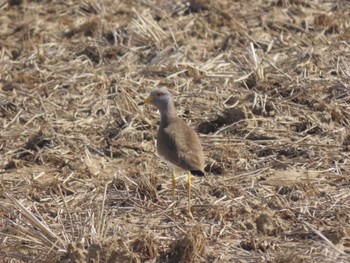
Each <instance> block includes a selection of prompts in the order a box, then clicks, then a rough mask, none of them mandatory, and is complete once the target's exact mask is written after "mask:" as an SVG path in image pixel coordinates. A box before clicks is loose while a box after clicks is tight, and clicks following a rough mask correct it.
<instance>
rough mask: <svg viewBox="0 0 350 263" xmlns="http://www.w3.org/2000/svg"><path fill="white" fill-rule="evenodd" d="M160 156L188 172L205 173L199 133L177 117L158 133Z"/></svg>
mask: <svg viewBox="0 0 350 263" xmlns="http://www.w3.org/2000/svg"><path fill="white" fill-rule="evenodd" d="M157 149H158V152H159V154H160V155H161V156H162V157H163V158H164V159H165V160H167V161H169V162H171V163H172V164H174V165H176V166H178V167H180V168H182V169H184V170H187V171H191V170H194V171H198V170H199V171H203V169H204V156H203V150H202V146H201V144H200V141H199V137H198V135H197V133H196V132H195V131H194V130H193V129H192V128H190V127H189V126H188V125H187V124H186V123H185V122H184V121H183V120H182V119H181V118H179V117H176V118H174V119H171V120H170V121H169V122H168V125H167V126H166V127H163V128H161V129H160V130H159V132H158V138H157Z"/></svg>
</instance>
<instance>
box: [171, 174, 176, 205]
mask: <svg viewBox="0 0 350 263" xmlns="http://www.w3.org/2000/svg"><path fill="white" fill-rule="evenodd" d="M172 185H173V192H172V193H173V203H174V202H175V188H176V181H175V172H174V170H173V173H172Z"/></svg>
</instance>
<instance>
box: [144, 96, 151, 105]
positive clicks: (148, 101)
mask: <svg viewBox="0 0 350 263" xmlns="http://www.w3.org/2000/svg"><path fill="white" fill-rule="evenodd" d="M144 103H145V104H152V98H151V97H147V98H145V100H144Z"/></svg>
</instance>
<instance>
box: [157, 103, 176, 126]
mask: <svg viewBox="0 0 350 263" xmlns="http://www.w3.org/2000/svg"><path fill="white" fill-rule="evenodd" d="M159 112H160V119H161V122H162V123H164V124H165V123H167V122H168V121H169V119H171V118H174V117H176V116H177V114H176V111H175V107H174V103H168V104H167V105H164V107H161V108H160V109H159Z"/></svg>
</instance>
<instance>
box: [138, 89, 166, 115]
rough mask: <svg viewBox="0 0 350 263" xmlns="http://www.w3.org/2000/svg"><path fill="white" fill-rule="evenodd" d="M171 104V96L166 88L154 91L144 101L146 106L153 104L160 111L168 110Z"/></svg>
mask: <svg viewBox="0 0 350 263" xmlns="http://www.w3.org/2000/svg"><path fill="white" fill-rule="evenodd" d="M169 102H171V94H170V92H169V91H168V90H167V89H166V88H165V87H161V88H155V89H153V90H152V91H151V93H150V95H149V96H148V97H147V98H146V99H145V101H144V103H145V104H152V105H154V106H156V107H157V108H158V109H159V110H161V109H165V108H167V107H168V104H169Z"/></svg>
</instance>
